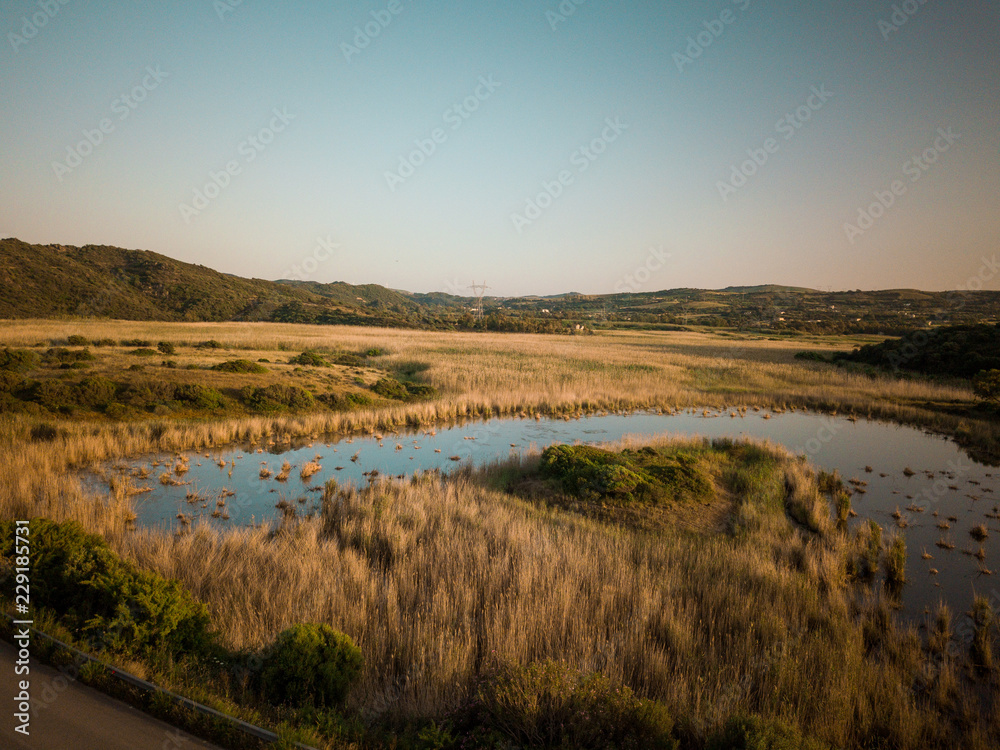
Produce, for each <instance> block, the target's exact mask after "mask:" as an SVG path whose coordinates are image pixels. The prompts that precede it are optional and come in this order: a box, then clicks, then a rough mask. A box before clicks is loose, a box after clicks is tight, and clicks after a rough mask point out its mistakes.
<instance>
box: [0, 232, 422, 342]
mask: <svg viewBox="0 0 1000 750" xmlns="http://www.w3.org/2000/svg"><path fill="white" fill-rule="evenodd" d="M317 286H327V287H333V286H335V290H333V289H319V290H317V289H315V288H313V287H312V286H310V285H299V284H293V283H282V282H275V281H266V280H263V279H245V278H241V277H239V276H232V275H229V274H224V273H220V272H218V271H214V270H212V269H211V268H206V267H205V266H200V265H195V264H192V263H184V262H182V261H179V260H174V259H173V258H169V257H167V256H165V255H160V254H158V253H153V252H148V251H144V250H124V249H122V248H118V247H109V246H105V245H85V246H83V247H71V246H64V245H31V244H28V243H26V242H22V241H21V240H18V239H14V238H9V239H4V240H0V318H29V317H33V318H45V317H58V316H62V315H81V316H99V317H108V318H118V319H123V320H189V321H217V320H289V319H299V320H303V321H304V322H312V321H313V320H316V319H317V318H323V320H321V321H317V322H331V323H336V322H358V323H365V322H368V323H372V324H388V325H392V324H393V323H395V322H397V321H395V320H394V319H393V314H392V313H391V312H389V310H390V308H395V309H398V310H404V309H406V308H412V307H414V306H415V303H414V301H413V300H412V298H410V297H408V296H406V295H403V294H400V293H399V292H395V291H393V290H391V289H386V288H384V287H378V286H375V285H368V286H365V287H355V286H351V285H350V284H337V285H317ZM376 302H377V304H376Z"/></svg>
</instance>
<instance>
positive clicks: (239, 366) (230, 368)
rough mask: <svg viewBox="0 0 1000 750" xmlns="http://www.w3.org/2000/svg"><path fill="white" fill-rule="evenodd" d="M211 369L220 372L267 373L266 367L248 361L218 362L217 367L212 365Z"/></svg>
mask: <svg viewBox="0 0 1000 750" xmlns="http://www.w3.org/2000/svg"><path fill="white" fill-rule="evenodd" d="M212 369H213V370H218V371H220V372H252V373H262V372H267V368H266V367H264V366H262V365H258V364H257V363H256V362H251V361H250V360H249V359H231V360H229V361H228V362H220V363H219V364H217V365H213V366H212Z"/></svg>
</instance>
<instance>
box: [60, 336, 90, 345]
mask: <svg viewBox="0 0 1000 750" xmlns="http://www.w3.org/2000/svg"><path fill="white" fill-rule="evenodd" d="M66 343H67V344H69V345H70V346H87V345H89V344H90V341H89V340H88V339H87V337H86V336H81V335H79V334H76V333H74V334H73V335H71V336H67V337H66Z"/></svg>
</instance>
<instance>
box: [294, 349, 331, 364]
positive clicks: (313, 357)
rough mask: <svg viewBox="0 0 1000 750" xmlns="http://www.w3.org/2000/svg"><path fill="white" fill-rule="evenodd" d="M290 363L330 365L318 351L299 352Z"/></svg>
mask: <svg viewBox="0 0 1000 750" xmlns="http://www.w3.org/2000/svg"><path fill="white" fill-rule="evenodd" d="M288 364H290V365H309V366H311V367H329V366H330V363H329V362H327V361H326V360H325V359H324V358H323V356H322V355H320V354H318V353H317V352H302V353H301V354H297V355H296V356H294V357H292V358H291V359H290V360H288Z"/></svg>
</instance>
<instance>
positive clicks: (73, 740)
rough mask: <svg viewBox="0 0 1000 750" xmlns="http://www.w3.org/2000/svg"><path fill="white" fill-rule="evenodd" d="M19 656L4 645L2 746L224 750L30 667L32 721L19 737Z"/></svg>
mask: <svg viewBox="0 0 1000 750" xmlns="http://www.w3.org/2000/svg"><path fill="white" fill-rule="evenodd" d="M16 658H17V652H16V650H15V649H14V646H12V645H11V644H9V643H7V642H6V641H3V642H0V705H2V706H3V716H2V722H3V728H2V730H0V745H2V746H3V747H4V748H26V749H29V748H30V750H219V748H218V747H216V746H215V745H210V744H208V743H207V742H205V741H204V740H200V739H198V738H196V737H193V736H191V735H190V734H188V733H186V732H182V731H181V730H179V729H177V728H175V727H172V726H170V725H169V724H166V723H164V722H162V721H159V720H158V719H154V718H153V717H151V716H147V715H146V714H144V713H142V712H141V711H138V710H137V709H134V708H132V707H131V706H129V705H127V704H125V703H122V702H121V701H117V700H115V699H114V698H109V697H108V696H106V695H104V694H103V693H100V692H98V691H97V690H94V689H93V688H90V687H87V686H86V685H83V684H81V683H79V682H76V681H74V680H69V679H67V676H66V675H63V674H62V673H60V672H59V671H58V670H55V669H52V668H51V667H48V666H45V665H43V664H40V663H39V662H38V661H37V660H36V659H35V658H34V657H32V659H31V663H30V667H31V674H30V676H29V679H30V681H31V687H30V695H31V703H32V709H33V711H32V717H31V723H30V732H31V733H30V735H29V736H28V737H25V736H24V735H22V734H21V733H19V732H15V731H14V726H15V724H16V723H19V722H16V721H15V719H14V712H15V707H16V700H15V698H16V696H17V694H18V686H17V681H18V680H22V679H24V677H19V676H17V675H16V674H15V673H14V667H15V661H16Z"/></svg>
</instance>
